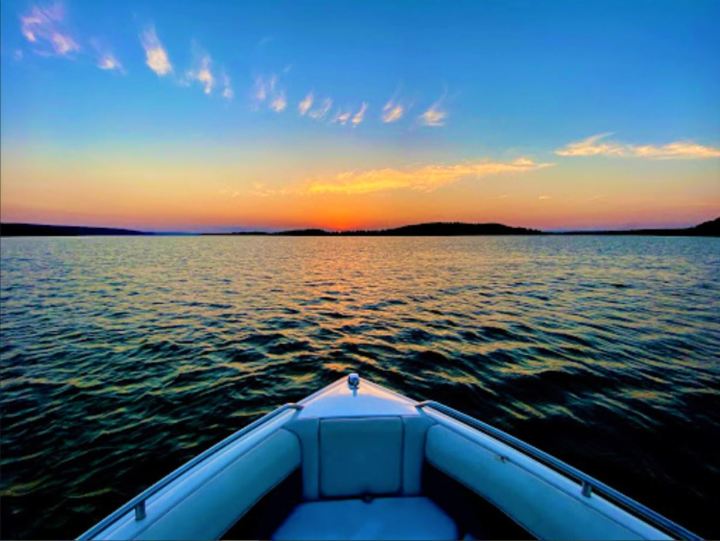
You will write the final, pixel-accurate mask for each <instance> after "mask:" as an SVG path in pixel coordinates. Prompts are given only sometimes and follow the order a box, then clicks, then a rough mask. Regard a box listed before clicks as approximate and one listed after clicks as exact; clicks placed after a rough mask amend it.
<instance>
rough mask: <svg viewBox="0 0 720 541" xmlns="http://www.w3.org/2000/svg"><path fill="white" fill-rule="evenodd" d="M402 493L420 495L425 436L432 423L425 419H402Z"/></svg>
mask: <svg viewBox="0 0 720 541" xmlns="http://www.w3.org/2000/svg"><path fill="white" fill-rule="evenodd" d="M402 420H403V458H402V474H403V489H402V493H403V494H405V495H406V496H417V495H419V494H420V493H421V490H422V486H421V480H422V467H423V462H425V435H426V434H427V429H428V427H429V426H430V425H431V424H432V421H431V420H430V419H428V418H427V417H419V416H418V417H409V416H408V417H403V418H402Z"/></svg>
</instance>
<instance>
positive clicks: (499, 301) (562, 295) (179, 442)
mask: <svg viewBox="0 0 720 541" xmlns="http://www.w3.org/2000/svg"><path fill="white" fill-rule="evenodd" d="M1 250H2V252H1V256H2V258H1V263H2V280H1V284H2V285H1V289H0V300H1V301H2V308H1V310H2V314H1V315H2V344H1V347H0V368H1V371H2V374H1V376H2V382H1V385H2V388H1V391H2V393H1V394H0V406H1V410H0V412H1V415H2V440H1V441H2V453H1V456H0V467H1V470H0V490H1V496H2V532H1V533H2V536H3V537H12V538H42V537H50V538H66V537H71V536H75V535H78V534H79V533H81V531H83V530H84V529H85V528H88V527H89V526H91V525H92V524H93V523H94V522H96V521H97V520H99V519H100V518H102V517H103V516H104V515H106V514H107V513H109V512H110V511H112V510H113V509H114V508H115V507H116V506H118V505H120V504H121V503H123V502H124V501H126V500H127V499H129V498H130V497H132V496H134V495H135V494H136V493H138V492H139V491H140V490H142V489H144V488H146V487H147V486H149V485H150V484H152V483H153V482H154V481H156V480H158V479H159V478H160V477H161V476H163V475H164V474H166V473H168V472H169V471H171V470H172V469H173V468H175V467H177V466H179V465H180V464H182V463H183V462H185V461H186V460H188V459H189V458H191V457H192V456H194V455H195V454H197V453H198V452H200V451H201V450H202V449H204V448H206V447H207V446H209V445H210V444H211V443H213V442H215V441H217V440H218V439H220V438H222V437H223V436H226V435H228V434H230V433H232V432H233V431H235V430H237V429H238V428H240V427H242V426H243V425H245V424H246V423H248V422H249V421H250V420H251V419H253V418H255V417H256V416H258V415H260V414H262V413H264V412H266V411H268V410H270V409H272V408H273V407H274V406H276V405H279V404H281V403H283V402H287V401H293V400H299V399H301V398H302V397H303V396H305V395H307V394H309V393H310V392H312V391H314V390H316V389H318V388H319V387H321V386H323V385H326V384H328V383H330V382H331V381H333V380H334V379H336V378H338V377H340V376H342V375H344V374H346V373H347V372H350V371H357V372H360V373H361V375H363V376H365V377H368V378H372V379H374V380H375V381H377V382H379V383H382V384H384V385H387V386H389V387H392V388H393V389H396V390H398V391H400V392H402V393H405V394H407V395H409V396H411V397H415V398H418V399H436V400H440V401H443V402H446V403H448V404H449V405H451V406H454V407H457V408H459V409H461V410H463V411H465V412H467V413H469V414H471V415H475V416H477V417H479V418H481V419H483V420H485V421H488V422H490V423H493V424H495V425H497V426H498V427H500V428H502V429H504V430H507V431H509V432H511V433H512V434H514V435H517V436H519V437H522V438H524V439H526V440H528V441H529V442H531V443H533V444H535V445H537V446H539V447H540V448H542V449H544V450H546V451H549V452H551V453H553V454H556V455H557V456H559V457H560V458H562V459H564V460H566V461H568V462H570V463H571V464H573V465H575V466H577V467H579V468H581V469H584V470H585V471H587V472H588V473H590V474H592V475H594V476H596V477H598V478H599V479H601V480H603V481H605V482H607V483H609V484H610V485H612V486H614V487H616V488H618V489H620V490H622V491H624V492H626V493H627V494H629V495H630V496H633V497H635V498H637V499H639V500H640V501H641V502H643V503H645V504H647V505H649V506H651V507H653V508H655V509H656V510H658V511H660V512H662V513H663V514H666V515H667V516H669V517H670V518H673V519H675V520H677V521H680V522H681V523H683V524H684V525H686V526H688V527H689V528H691V529H695V530H696V531H698V532H699V533H701V534H704V535H706V536H710V537H720V529H719V528H718V525H717V520H716V516H715V515H716V508H715V506H716V505H717V487H718V486H719V485H720V453H718V442H720V301H719V299H720V272H718V268H720V240H719V239H706V238H704V239H702V238H652V237H498V238H488V237H462V238H284V237H271V238H267V237H239V238H233V237H188V238H184V237H173V238H167V237H165V238H55V239H39V238H27V239H3V240H2V249H1Z"/></svg>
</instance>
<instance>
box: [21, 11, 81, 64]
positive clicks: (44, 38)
mask: <svg viewBox="0 0 720 541" xmlns="http://www.w3.org/2000/svg"><path fill="white" fill-rule="evenodd" d="M20 32H21V33H22V35H23V37H24V38H25V39H26V40H28V41H29V42H30V43H32V44H34V45H35V46H36V47H37V48H36V49H35V52H36V53H37V54H40V55H45V56H47V55H53V56H69V55H71V54H72V53H75V52H77V51H79V50H80V45H78V43H77V41H75V38H73V36H72V35H71V34H70V32H69V31H68V30H67V29H66V28H65V8H64V6H63V5H62V4H61V3H60V2H55V3H54V4H50V5H48V6H45V7H40V6H33V7H32V8H31V9H30V11H29V12H28V13H27V14H25V15H21V16H20Z"/></svg>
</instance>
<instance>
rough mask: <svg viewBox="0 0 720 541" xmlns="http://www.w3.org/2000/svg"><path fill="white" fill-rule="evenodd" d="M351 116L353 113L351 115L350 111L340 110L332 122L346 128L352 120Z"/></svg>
mask: <svg viewBox="0 0 720 541" xmlns="http://www.w3.org/2000/svg"><path fill="white" fill-rule="evenodd" d="M351 114H352V113H350V111H343V110H340V111H338V112H337V113H336V114H335V116H334V117H333V119H332V121H331V122H333V123H334V124H342V125H343V126H344V125H345V124H347V123H348V120H350V116H351Z"/></svg>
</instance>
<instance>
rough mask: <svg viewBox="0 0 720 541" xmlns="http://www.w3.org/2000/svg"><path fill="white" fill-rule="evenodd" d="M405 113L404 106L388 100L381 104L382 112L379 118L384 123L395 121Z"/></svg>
mask: <svg viewBox="0 0 720 541" xmlns="http://www.w3.org/2000/svg"><path fill="white" fill-rule="evenodd" d="M404 114H405V106H404V105H403V104H401V103H399V102H397V101H395V100H389V101H388V102H387V103H386V104H385V105H384V106H383V112H382V115H381V117H380V118H382V121H383V122H385V124H389V123H390V122H397V121H398V120H400V119H401V118H402V117H403V115H404Z"/></svg>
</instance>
